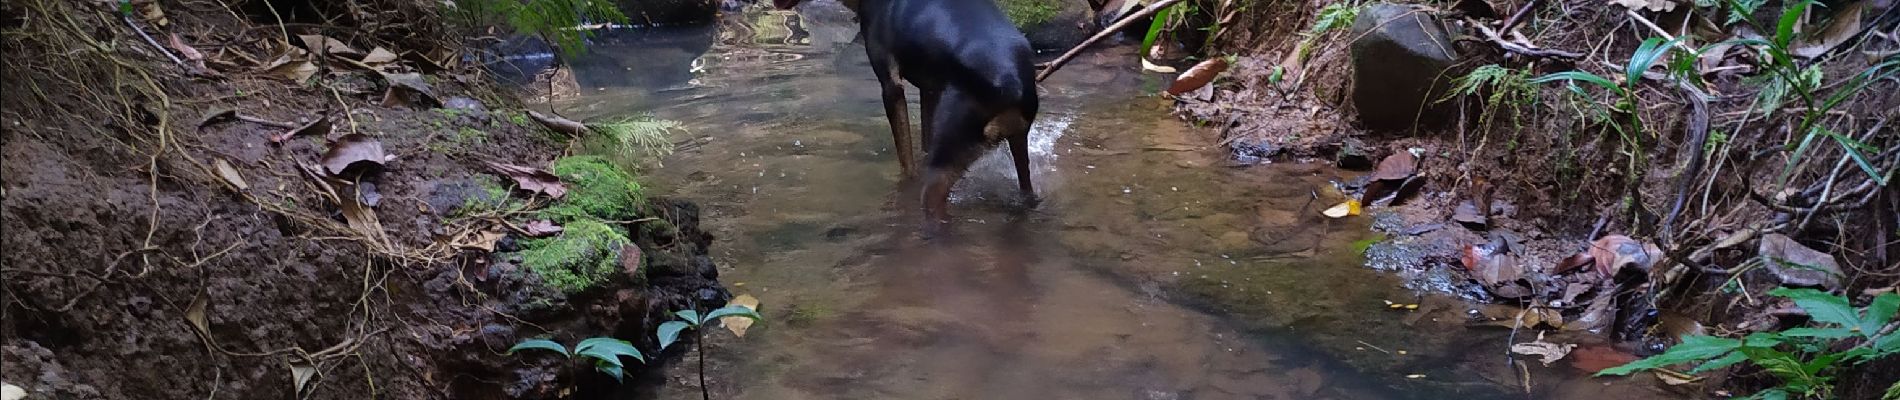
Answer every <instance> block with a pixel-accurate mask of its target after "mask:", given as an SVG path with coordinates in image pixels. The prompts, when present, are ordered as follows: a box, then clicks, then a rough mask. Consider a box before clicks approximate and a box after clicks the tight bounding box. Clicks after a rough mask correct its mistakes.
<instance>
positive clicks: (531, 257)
mask: <svg viewBox="0 0 1900 400" xmlns="http://www.w3.org/2000/svg"><path fill="white" fill-rule="evenodd" d="M563 227H564V228H565V230H564V231H563V232H561V235H560V236H556V237H552V238H547V239H530V240H526V241H522V243H521V248H522V250H521V264H522V266H524V267H526V268H527V269H528V270H529V271H533V272H534V273H535V274H536V275H539V276H541V282H543V283H545V284H547V285H548V286H549V287H553V288H555V289H558V290H560V291H561V292H564V293H570V294H571V293H577V292H580V291H584V290H587V289H588V288H592V287H595V286H598V285H600V283H601V282H602V281H605V280H606V279H608V278H610V277H612V276H613V274H614V272H615V271H616V270H618V269H619V268H618V267H619V254H618V253H619V250H620V246H632V245H633V242H632V241H631V240H628V239H627V235H626V233H623V232H621V231H620V229H619V228H615V227H613V226H611V225H607V224H606V223H603V222H600V221H597V220H593V219H577V220H573V221H568V222H567V223H566V225H563Z"/></svg>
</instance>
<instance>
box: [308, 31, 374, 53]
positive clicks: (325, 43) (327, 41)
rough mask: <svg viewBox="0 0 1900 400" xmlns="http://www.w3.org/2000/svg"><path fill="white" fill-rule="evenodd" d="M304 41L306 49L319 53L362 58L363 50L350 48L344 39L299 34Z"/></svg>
mask: <svg viewBox="0 0 1900 400" xmlns="http://www.w3.org/2000/svg"><path fill="white" fill-rule="evenodd" d="M297 39H299V40H302V41H303V48H304V50H308V51H310V52H313V53H317V54H328V55H333V56H341V57H347V58H360V57H361V56H362V55H363V52H361V51H357V50H356V49H353V48H350V45H347V44H343V41H340V40H336V39H335V38H331V37H329V36H323V35H297Z"/></svg>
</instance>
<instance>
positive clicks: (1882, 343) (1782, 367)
mask: <svg viewBox="0 0 1900 400" xmlns="http://www.w3.org/2000/svg"><path fill="white" fill-rule="evenodd" d="M1768 294H1769V295H1773V296H1779V297H1785V298H1788V299H1790V300H1793V301H1794V303H1795V305H1797V306H1800V307H1801V308H1802V309H1804V310H1807V312H1808V316H1809V317H1810V318H1813V320H1814V322H1815V323H1817V324H1818V325H1821V326H1820V327H1803V328H1793V329H1788V330H1785V331H1780V332H1756V333H1751V334H1748V336H1745V337H1743V338H1741V339H1732V338H1722V337H1714V336H1703V335H1695V336H1689V337H1686V338H1683V340H1682V343H1680V344H1677V345H1675V346H1671V347H1670V348H1669V349H1668V350H1666V351H1663V353H1662V354H1658V355H1655V356H1651V357H1649V358H1644V359H1641V360H1636V361H1634V362H1630V363H1628V364H1624V365H1621V366H1617V367H1614V368H1609V369H1605V370H1603V371H1600V372H1598V373H1597V375H1600V376H1601V375H1627V374H1630V373H1634V372H1638V371H1646V370H1652V369H1658V368H1664V367H1668V366H1671V365H1677V364H1686V363H1697V365H1696V367H1695V368H1694V369H1691V370H1690V371H1689V373H1691V374H1694V373H1700V372H1704V371H1709V370H1714V369H1718V368H1723V367H1728V366H1731V365H1736V364H1739V363H1742V362H1748V363H1750V364H1753V365H1755V366H1757V367H1760V368H1762V369H1763V370H1765V371H1767V372H1768V373H1769V374H1770V375H1773V376H1774V377H1776V378H1778V379H1780V380H1781V384H1780V386H1776V387H1774V388H1771V389H1768V390H1764V391H1762V392H1760V393H1756V394H1755V395H1754V396H1751V397H1750V398H1757V399H1785V398H1789V397H1790V396H1794V397H1797V398H1829V396H1830V395H1831V392H1832V391H1833V380H1834V377H1833V376H1832V375H1829V373H1830V372H1833V370H1832V368H1833V367H1835V366H1837V365H1840V363H1842V362H1851V363H1855V364H1858V363H1863V362H1867V361H1870V360H1874V359H1877V358H1881V357H1886V356H1890V355H1893V354H1900V333H1896V332H1894V330H1893V329H1892V327H1893V326H1892V325H1891V324H1893V323H1894V313H1895V312H1900V294H1894V293H1884V294H1881V295H1880V296H1878V297H1875V298H1874V301H1873V302H1872V303H1871V304H1868V305H1867V306H1866V307H1863V308H1860V309H1858V310H1856V309H1854V308H1853V307H1851V306H1849V305H1848V301H1847V298H1845V297H1841V296H1836V295H1832V294H1828V293H1826V292H1822V291H1818V290H1814V289H1789V288H1776V289H1775V290H1771V291H1769V292H1768ZM1844 341H1857V342H1858V343H1857V344H1854V345H1853V346H1852V347H1849V348H1848V349H1847V350H1842V351H1835V350H1832V349H1837V348H1840V346H1837V344H1840V343H1841V342H1844ZM1889 392H1891V390H1889ZM1891 395H1892V394H1891V393H1889V396H1891Z"/></svg>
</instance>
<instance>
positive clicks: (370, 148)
mask: <svg viewBox="0 0 1900 400" xmlns="http://www.w3.org/2000/svg"><path fill="white" fill-rule="evenodd" d="M388 158H389V156H387V155H385V154H383V142H382V141H380V140H376V138H374V137H370V136H369V135H364V134H360V133H352V134H348V135H343V137H341V138H337V140H336V142H335V143H331V144H330V150H329V151H327V152H324V153H323V171H324V172H328V173H330V175H331V176H344V173H345V172H352V173H351V174H350V175H360V174H363V173H367V172H371V171H375V170H378V169H381V168H382V167H383V161H385V160H387V159H388Z"/></svg>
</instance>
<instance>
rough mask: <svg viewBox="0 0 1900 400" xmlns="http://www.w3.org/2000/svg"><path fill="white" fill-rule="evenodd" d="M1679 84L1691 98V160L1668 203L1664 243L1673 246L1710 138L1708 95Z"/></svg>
mask: <svg viewBox="0 0 1900 400" xmlns="http://www.w3.org/2000/svg"><path fill="white" fill-rule="evenodd" d="M1676 86H1677V87H1680V88H1682V91H1683V93H1684V94H1685V95H1687V96H1688V97H1689V126H1688V128H1687V129H1688V130H1689V142H1687V143H1684V144H1683V145H1685V146H1689V149H1688V150H1689V160H1688V161H1687V163H1688V165H1686V166H1684V167H1682V172H1678V173H1677V174H1676V199H1675V200H1674V201H1672V202H1671V204H1670V205H1669V214H1668V215H1667V216H1664V217H1663V222H1662V231H1661V232H1662V239H1663V244H1664V245H1665V246H1672V247H1673V246H1675V245H1676V237H1675V236H1676V233H1675V225H1676V218H1677V217H1680V216H1682V205H1683V203H1685V202H1687V201H1688V199H1689V182H1692V181H1695V178H1696V175H1699V174H1701V173H1702V154H1703V152H1704V151H1705V150H1707V149H1706V147H1707V144H1708V141H1709V100H1708V98H1707V96H1708V95H1707V94H1704V93H1702V90H1700V89H1696V87H1695V86H1694V85H1690V84H1688V83H1685V82H1683V81H1677V82H1676Z"/></svg>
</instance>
